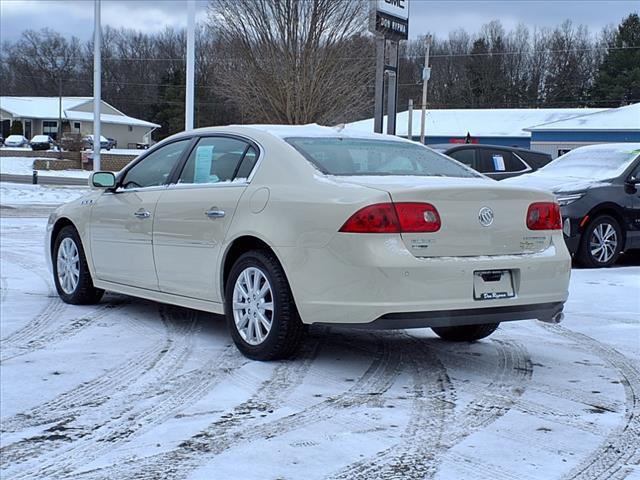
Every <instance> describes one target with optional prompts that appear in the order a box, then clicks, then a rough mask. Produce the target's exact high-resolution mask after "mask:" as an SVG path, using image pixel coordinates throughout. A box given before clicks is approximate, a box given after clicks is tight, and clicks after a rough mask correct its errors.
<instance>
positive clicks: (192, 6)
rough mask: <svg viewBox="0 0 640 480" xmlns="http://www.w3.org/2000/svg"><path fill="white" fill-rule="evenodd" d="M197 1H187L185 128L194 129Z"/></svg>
mask: <svg viewBox="0 0 640 480" xmlns="http://www.w3.org/2000/svg"><path fill="white" fill-rule="evenodd" d="M195 23H196V2H195V0H188V2H187V77H186V82H187V84H186V89H185V91H186V94H185V112H184V128H185V130H193V99H194V89H195V85H194V83H195V81H194V79H195V56H196V55H195V50H196V46H195V44H196V32H195Z"/></svg>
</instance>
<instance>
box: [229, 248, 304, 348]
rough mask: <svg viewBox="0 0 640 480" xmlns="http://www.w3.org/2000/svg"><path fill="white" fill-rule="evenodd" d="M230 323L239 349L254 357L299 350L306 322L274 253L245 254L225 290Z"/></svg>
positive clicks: (257, 251)
mask: <svg viewBox="0 0 640 480" xmlns="http://www.w3.org/2000/svg"><path fill="white" fill-rule="evenodd" d="M225 300H226V308H225V313H226V317H227V325H228V327H229V332H230V333H231V337H232V338H233V341H234V342H235V344H236V346H237V347H238V349H239V350H240V351H241V352H242V353H243V354H244V355H245V356H247V357H249V358H252V359H254V360H276V359H281V358H286V357H289V356H291V355H292V354H293V353H295V351H296V350H297V348H298V346H299V344H300V341H301V339H302V334H303V331H304V329H303V325H302V321H301V320H300V317H299V315H298V311H297V309H296V305H295V302H294V300H293V295H292V294H291V289H290V288H289V283H288V282H287V278H286V276H285V274H284V271H283V269H282V267H281V266H280V263H279V262H278V260H277V258H276V257H275V255H273V253H271V252H269V251H266V250H256V251H251V252H247V253H245V254H243V255H242V256H241V257H240V258H239V259H238V260H237V261H236V263H235V264H234V265H233V267H232V268H231V272H230V273H229V278H228V279H227V287H226V292H225Z"/></svg>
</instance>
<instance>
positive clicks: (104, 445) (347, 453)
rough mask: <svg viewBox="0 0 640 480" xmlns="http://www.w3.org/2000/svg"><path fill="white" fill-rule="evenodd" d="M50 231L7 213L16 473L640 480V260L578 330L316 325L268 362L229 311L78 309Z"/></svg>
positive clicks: (583, 305)
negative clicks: (451, 339) (47, 250)
mask: <svg viewBox="0 0 640 480" xmlns="http://www.w3.org/2000/svg"><path fill="white" fill-rule="evenodd" d="M15 213H19V212H16V211H14V214H15ZM45 224H46V219H44V218H16V217H3V218H2V221H1V224H0V226H1V230H0V233H1V238H2V245H1V250H0V258H1V262H2V269H1V290H0V301H1V314H2V315H1V317H2V320H1V322H0V336H1V337H2V341H1V343H0V374H1V375H0V382H1V383H0V387H1V390H0V391H1V397H0V400H1V402H0V405H1V407H0V414H1V418H2V421H1V435H0V448H1V449H0V452H1V454H0V465H1V468H2V475H1V476H2V478H7V479H9V478H11V479H19V478H24V479H33V478H55V479H58V478H63V477H64V478H83V479H84V478H88V479H94V478H104V479H122V478H147V479H165V478H199V479H227V478H236V479H260V480H262V479H300V478H304V479H317V478H318V479H319V478H331V479H373V478H394V479H415V478H436V479H456V480H457V479H492V480H493V479H498V480H502V479H504V480H515V479H518V480H520V479H555V478H579V479H596V478H598V479H612V478H616V479H621V478H625V476H627V477H628V478H640V467H638V463H639V461H640V450H639V446H640V440H639V439H640V372H639V364H640V328H639V327H640V315H639V313H640V267H639V266H638V265H639V264H640V262H639V261H638V259H637V258H631V259H627V260H626V261H625V262H624V264H623V265H621V266H619V267H616V268H611V269H607V270H575V271H574V272H573V278H572V282H571V296H570V300H569V302H568V304H567V307H566V310H565V311H566V314H567V315H566V319H565V322H564V323H563V324H562V326H548V325H544V324H541V323H538V322H534V321H531V322H514V323H506V324H503V325H502V326H501V327H500V329H499V330H498V331H497V332H496V333H495V334H494V335H492V336H491V337H490V338H489V339H486V340H484V341H480V342H477V343H473V344H460V345H457V344H448V343H445V342H443V341H441V340H438V339H437V338H436V337H435V335H433V334H432V333H431V332H430V330H412V331H399V332H354V331H348V330H341V329H334V328H332V329H326V328H312V329H311V330H310V332H309V335H308V338H307V341H306V343H305V344H304V347H303V349H302V350H301V352H300V353H299V355H298V356H297V357H296V358H294V359H292V360H289V361H283V362H271V363H260V362H254V361H250V360H247V359H246V358H244V357H243V356H241V355H240V354H239V353H238V352H237V350H236V349H235V347H234V346H233V345H232V342H231V340H230V338H229V336H228V335H227V333H226V330H225V325H224V320H223V319H222V318H220V317H217V316H214V315H210V314H206V313H201V312H197V311H193V310H188V309H184V308H177V307H171V306H167V305H161V304H157V303H153V302H149V301H144V300H138V299H135V298H129V297H124V296H120V295H107V296H106V297H105V298H104V299H103V301H102V302H101V303H100V304H99V305H96V306H71V305H66V304H64V303H62V302H61V301H60V300H59V299H58V297H57V296H56V294H55V291H54V288H53V285H52V280H51V276H50V274H49V273H48V272H47V268H46V267H45V265H44V254H43V245H42V240H43V234H44V229H45Z"/></svg>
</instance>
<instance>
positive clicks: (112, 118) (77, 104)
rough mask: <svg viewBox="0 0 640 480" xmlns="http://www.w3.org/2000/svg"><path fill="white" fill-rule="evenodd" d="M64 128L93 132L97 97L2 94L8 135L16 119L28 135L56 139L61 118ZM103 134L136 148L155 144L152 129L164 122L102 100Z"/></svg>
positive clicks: (0, 114)
mask: <svg viewBox="0 0 640 480" xmlns="http://www.w3.org/2000/svg"><path fill="white" fill-rule="evenodd" d="M59 118H62V131H63V132H74V133H80V134H83V135H89V134H92V133H93V97H0V121H1V122H2V134H3V135H4V136H5V137H6V136H7V135H8V133H9V129H10V124H11V122H13V121H14V120H20V121H22V125H23V128H24V136H25V137H27V138H32V137H33V136H34V135H51V136H52V137H53V138H56V136H57V132H58V119H59ZM100 121H101V134H102V136H104V137H107V138H113V139H115V140H116V141H117V142H118V147H119V148H135V144H137V143H147V144H148V143H151V132H152V131H153V130H155V129H156V128H159V127H160V125H157V124H155V123H151V122H147V121H145V120H140V119H138V118H133V117H129V116H127V115H125V114H124V113H122V112H121V111H120V110H118V109H116V108H114V107H112V106H111V105H109V104H108V103H107V102H105V101H102V106H101V109H100Z"/></svg>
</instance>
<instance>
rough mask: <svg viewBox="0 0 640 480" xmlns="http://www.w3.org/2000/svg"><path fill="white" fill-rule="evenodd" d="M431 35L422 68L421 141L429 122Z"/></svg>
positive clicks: (428, 38)
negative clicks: (428, 86) (428, 95)
mask: <svg viewBox="0 0 640 480" xmlns="http://www.w3.org/2000/svg"><path fill="white" fill-rule="evenodd" d="M431 40H432V37H431V35H427V37H426V38H425V51H424V69H423V70H422V118H421V123H420V143H422V144H423V145H424V143H425V130H426V123H427V84H428V83H429V78H430V77H431V68H430V67H429V50H430V49H431Z"/></svg>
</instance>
